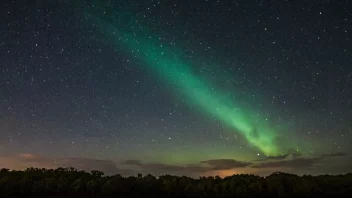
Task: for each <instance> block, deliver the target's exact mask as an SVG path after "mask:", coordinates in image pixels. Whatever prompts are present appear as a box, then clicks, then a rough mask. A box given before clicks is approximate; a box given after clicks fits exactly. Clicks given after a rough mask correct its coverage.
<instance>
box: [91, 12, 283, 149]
mask: <svg viewBox="0 0 352 198" xmlns="http://www.w3.org/2000/svg"><path fill="white" fill-rule="evenodd" d="M89 16H90V17H89V18H92V19H93V20H94V21H95V22H96V24H98V25H96V26H98V27H99V28H100V31H101V32H102V33H103V34H104V35H106V36H108V38H109V39H111V41H112V42H113V44H114V45H117V46H119V47H123V49H124V50H125V51H127V52H129V54H130V55H131V56H133V57H136V58H137V59H139V60H141V61H142V64H141V65H143V66H145V67H147V69H148V70H151V71H152V72H153V73H155V74H158V75H157V76H158V77H159V78H161V79H163V80H164V81H165V83H167V84H169V85H171V87H173V89H176V90H177V93H178V94H179V95H180V97H182V98H184V99H185V100H186V101H189V102H190V103H191V104H192V105H194V106H196V107H198V109H199V110H200V111H201V112H203V113H204V114H206V115H207V116H213V117H215V118H216V119H218V120H219V121H221V122H222V123H223V124H225V125H226V126H228V127H230V128H231V129H233V131H234V132H239V133H240V134H242V135H243V137H245V139H246V140H247V141H248V143H249V145H250V146H252V147H254V148H256V149H259V151H260V152H262V153H264V154H265V155H278V154H280V149H279V145H278V144H277V137H278V133H277V131H276V129H275V128H274V127H272V126H270V123H269V122H268V121H267V119H265V118H261V117H258V116H256V117H253V116H252V114H253V113H254V110H253V108H250V107H249V105H243V101H234V100H233V99H231V98H233V97H229V96H228V94H225V92H222V93H221V91H220V90H215V91H214V89H212V88H211V87H214V86H213V85H212V84H211V82H209V81H208V80H206V79H204V78H202V77H201V76H199V75H196V74H195V72H194V71H193V70H192V68H193V67H192V66H193V65H192V63H189V61H186V60H183V59H182V58H181V57H182V53H181V52H180V50H177V49H172V48H171V47H170V46H169V47H168V46H166V45H164V44H163V43H162V42H161V41H160V39H159V38H157V39H155V38H154V37H156V36H154V37H153V36H148V35H153V34H151V33H149V32H148V31H146V29H147V28H145V27H143V28H141V26H138V25H137V24H132V25H131V24H128V25H130V26H131V27H132V28H126V24H124V27H121V26H119V25H114V24H119V23H116V22H111V21H110V22H109V20H106V19H102V18H97V17H96V16H95V15H89ZM136 21H137V20H136ZM135 27H139V30H137V29H138V28H135ZM127 29H130V30H129V31H126V30H127ZM109 41H110V40H109ZM193 64H194V63H193ZM194 65H196V64H194ZM232 94H236V91H232Z"/></svg>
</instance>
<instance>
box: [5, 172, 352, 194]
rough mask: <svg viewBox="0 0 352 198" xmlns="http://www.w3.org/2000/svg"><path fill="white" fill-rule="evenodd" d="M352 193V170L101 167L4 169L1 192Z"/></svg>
mask: <svg viewBox="0 0 352 198" xmlns="http://www.w3.org/2000/svg"><path fill="white" fill-rule="evenodd" d="M351 193H352V173H349V174H345V175H320V176H310V175H304V176H298V175H293V174H288V173H282V172H275V173H272V174H271V175H269V176H267V177H260V176H256V175H248V174H241V175H233V176H228V177H225V178H220V177H219V176H215V177H199V178H197V179H196V178H190V177H186V176H172V175H163V176H160V177H155V176H153V175H150V174H148V175H144V176H143V175H142V174H138V175H137V176H129V177H122V176H121V175H112V176H104V173H103V172H100V171H91V172H86V171H79V170H76V169H74V168H57V169H39V168H28V169H26V170H24V171H18V170H9V169H1V170H0V197H14V196H26V197H28V196H33V197H37V196H49V197H50V196H55V197H63V196H80V197H81V196H85V197H145V196H154V197H155V196H164V197H257V196H268V197H269V196H270V197H308V196H309V197H310V196H314V197H316V196H322V195H324V196H325V195H330V196H346V195H347V196H348V195H351Z"/></svg>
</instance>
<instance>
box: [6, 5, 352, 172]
mask: <svg viewBox="0 0 352 198" xmlns="http://www.w3.org/2000/svg"><path fill="white" fill-rule="evenodd" d="M351 8H352V4H351V2H348V1H347V0H346V1H342V0H341V1H330V0H323V1H304V0H299V1H289V0H286V1H266V0H265V1H264V0H248V1H240V0H238V1H225V0H224V1H218V0H192V1H186V0H159V1H157V0H150V1H142V0H129V1H128V0H121V1H98V0H80V1H74V2H73V1H64V0H60V1H40V0H39V1H10V0H5V1H2V2H1V6H0V9H1V10H0V14H1V20H0V60H1V62H0V168H1V167H6V168H10V169H25V168H27V167H31V166H34V167H45V168H56V167H59V166H74V167H76V168H78V169H84V170H92V169H97V170H102V171H104V172H105V173H107V174H116V173H119V174H123V175H131V174H136V173H144V174H145V173H152V174H155V175H160V174H166V173H167V174H175V175H188V176H196V177H197V176H203V175H220V176H227V175H232V174H240V173H250V174H258V175H267V174H270V173H271V172H274V171H284V172H290V173H295V174H326V173H327V174H340V173H346V172H351V171H352V170H351V167H352V157H351V155H350V151H351V150H352V99H351V98H352V47H351V46H352V42H351V39H352V34H351V32H352V9H351Z"/></svg>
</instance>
